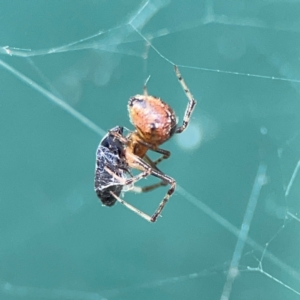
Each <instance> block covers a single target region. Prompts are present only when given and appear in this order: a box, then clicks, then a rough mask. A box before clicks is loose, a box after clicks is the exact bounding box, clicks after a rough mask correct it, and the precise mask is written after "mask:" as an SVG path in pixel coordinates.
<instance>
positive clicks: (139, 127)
mask: <svg viewBox="0 0 300 300" xmlns="http://www.w3.org/2000/svg"><path fill="white" fill-rule="evenodd" d="M128 113H129V117H130V121H131V123H132V124H133V126H134V127H135V129H136V132H135V134H136V135H137V137H139V138H140V140H142V141H144V142H146V143H149V144H151V145H152V146H153V147H158V146H159V145H161V144H162V143H164V142H165V141H167V140H168V139H169V138H170V137H171V136H172V135H173V134H174V132H175V129H176V125H177V122H176V115H175V112H174V111H173V109H172V108H171V107H170V106H169V105H168V104H167V103H165V102H164V101H162V100H161V99H160V98H157V97H153V96H150V95H149V96H148V95H136V96H134V97H132V98H130V100H129V102H128ZM139 156H140V155H139ZM141 157H142V156H141Z"/></svg>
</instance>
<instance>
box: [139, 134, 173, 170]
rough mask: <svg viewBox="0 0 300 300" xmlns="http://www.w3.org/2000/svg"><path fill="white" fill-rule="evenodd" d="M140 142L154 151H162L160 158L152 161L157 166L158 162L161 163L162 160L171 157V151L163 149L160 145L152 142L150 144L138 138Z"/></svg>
mask: <svg viewBox="0 0 300 300" xmlns="http://www.w3.org/2000/svg"><path fill="white" fill-rule="evenodd" d="M138 141H139V143H141V144H142V145H144V146H146V147H147V148H148V149H150V150H152V151H153V152H156V153H160V154H162V156H161V157H160V158H158V159H157V160H155V161H152V163H153V164H154V165H155V166H156V165H157V164H159V163H160V162H161V161H163V160H164V159H167V158H169V157H170V155H171V152H170V151H168V150H165V149H161V148H158V147H154V146H153V145H152V144H149V143H147V142H144V141H141V140H138Z"/></svg>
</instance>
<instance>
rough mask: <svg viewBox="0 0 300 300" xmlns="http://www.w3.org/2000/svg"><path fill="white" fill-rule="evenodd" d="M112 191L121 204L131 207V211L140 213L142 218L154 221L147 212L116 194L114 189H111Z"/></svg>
mask: <svg viewBox="0 0 300 300" xmlns="http://www.w3.org/2000/svg"><path fill="white" fill-rule="evenodd" d="M110 193H111V194H112V195H113V196H114V197H115V198H116V200H117V201H119V202H120V203H121V204H123V205H124V206H126V207H127V208H128V209H130V210H131V211H133V212H135V213H136V214H138V215H139V216H141V217H142V218H144V219H146V220H147V221H148V222H153V221H152V218H151V217H150V216H149V215H147V214H145V213H144V212H142V211H141V210H139V209H137V208H136V207H134V206H132V205H131V204H129V203H127V202H126V201H124V200H123V199H121V198H120V197H118V196H117V195H116V194H114V193H113V192H112V191H110Z"/></svg>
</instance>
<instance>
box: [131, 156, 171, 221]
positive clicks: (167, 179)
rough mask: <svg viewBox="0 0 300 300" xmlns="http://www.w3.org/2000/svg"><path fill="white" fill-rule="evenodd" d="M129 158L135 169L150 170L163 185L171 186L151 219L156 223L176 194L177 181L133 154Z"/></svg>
mask: <svg viewBox="0 0 300 300" xmlns="http://www.w3.org/2000/svg"><path fill="white" fill-rule="evenodd" d="M129 156H130V158H131V160H132V162H134V164H135V167H136V168H137V169H139V170H144V172H145V171H146V170H148V171H150V174H151V175H153V176H155V177H157V178H159V179H161V180H162V182H163V183H166V184H169V185H170V188H169V190H168V191H167V193H166V195H165V196H164V198H163V200H162V201H161V202H160V204H159V206H158V208H157V209H156V211H155V212H154V214H153V215H152V217H151V222H155V221H156V219H157V217H158V216H159V215H160V214H161V212H162V210H163V209H164V207H165V205H166V204H167V202H168V200H169V198H170V197H171V195H172V194H173V193H174V191H175V187H176V181H175V180H174V179H173V178H172V177H170V176H168V175H166V174H164V173H162V172H160V171H158V170H157V169H154V168H152V167H151V166H150V165H149V164H148V163H146V162H145V161H144V160H143V159H141V158H140V157H138V156H136V155H134V154H131V153H130V154H129Z"/></svg>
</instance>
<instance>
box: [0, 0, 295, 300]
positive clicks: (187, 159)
mask: <svg viewBox="0 0 300 300" xmlns="http://www.w3.org/2000/svg"><path fill="white" fill-rule="evenodd" d="M299 13H300V2H299V1H251V2H249V1H241V0H239V1H233V0H230V1H221V0H214V1H213V0H211V1H209V0H207V1H204V0H203V1H196V0H187V1H163V0H162V1H160V0H149V1H148V2H142V1H141V0H139V1H138V0H132V1H128V0H127V1H115V0H114V1H94V0H86V1H78V0H72V1H69V0H66V1H59V0H53V1H45V0H41V1H33V0H29V1H5V0H4V1H1V11H0V24H1V31H0V46H1V50H0V54H1V56H0V59H1V62H2V63H1V65H2V68H0V81H1V86H0V95H1V101H0V111H1V118H0V122H1V126H0V134H1V146H0V149H1V160H0V176H1V189H0V203H1V207H0V224H1V226H0V236H1V243H0V265H1V273H0V295H1V299H9V300H10V299H26V300H27V299H84V300H85V299H91V300H96V299H131V300H133V299H173V300H175V299H220V297H221V294H222V291H223V288H224V285H225V283H226V282H228V281H227V279H226V276H227V270H228V267H229V265H230V262H231V259H232V257H233V253H234V249H235V246H236V243H237V241H238V237H237V234H238V230H239V229H240V228H241V226H242V224H243V218H244V216H245V213H246V210H247V205H248V201H249V197H250V194H251V191H252V189H253V187H254V183H255V176H256V174H257V170H258V167H259V165H260V164H261V163H265V164H266V166H267V174H266V177H265V178H264V182H263V183H260V184H259V188H261V193H260V195H259V196H258V197H257V198H256V200H257V201H258V202H257V206H256V208H255V211H254V212H253V213H254V215H253V219H252V220H251V222H250V223H249V224H248V225H249V229H250V230H249V236H248V239H247V241H246V243H245V248H244V249H243V250H242V251H240V252H239V254H240V255H241V260H240V261H239V266H238V270H239V275H238V276H237V277H236V279H235V281H234V284H233V286H232V290H231V294H230V299H239V300H241V299H265V300H269V299H272V300H273V299H289V300H293V299H299V298H300V294H299V293H300V289H299V286H300V285H299V281H300V252H299V246H300V237H299V228H300V223H299V219H298V218H297V213H299V211H300V205H299V193H300V188H299V182H300V178H299V177H300V175H299V174H298V173H297V170H296V173H295V176H294V180H293V182H292V184H291V185H290V187H289V188H288V184H289V182H290V179H291V177H292V174H293V172H294V171H295V168H296V166H297V163H298V161H299V150H300V134H299V133H300V129H299V128H300V127H299V126H300V101H299V99H300V98H299V93H300V61H299V50H300V39H299V35H300V32H299V31H300V30H299V28H300V19H299ZM130 22H131V24H132V25H133V26H135V27H136V28H137V30H138V31H139V32H140V33H141V34H142V35H140V34H139V33H138V32H136V31H135V30H134V29H133V27H132V26H130ZM146 40H147V41H148V42H150V43H151V46H153V47H155V48H152V47H151V46H150V45H149V43H147V41H146ZM4 47H5V48H4ZM155 49H156V50H157V51H158V52H156V51H155ZM3 62H4V63H6V64H8V65H9V66H11V67H13V68H14V69H16V70H18V71H19V72H21V73H22V74H24V75H25V76H27V77H28V78H30V80H33V81H34V82H35V83H37V84H38V86H40V87H42V88H45V89H46V90H47V91H49V92H50V97H51V96H56V97H58V98H59V99H61V100H62V101H63V102H64V103H67V104H68V105H69V106H70V107H72V108H74V109H75V110H76V111H78V112H80V113H81V114H82V115H83V116H85V117H86V118H87V119H89V120H90V121H91V122H93V123H94V124H96V125H97V126H98V127H99V129H95V130H93V129H91V128H90V127H88V126H85V125H84V124H83V123H82V122H81V120H82V119H80V118H79V119H78V118H75V117H74V116H72V115H70V114H69V113H68V111H66V110H64V109H62V107H61V106H59V105H56V104H55V103H53V101H51V100H50V99H49V97H48V96H47V95H45V94H41V93H40V92H39V91H38V90H37V88H36V87H35V86H34V85H32V84H31V83H30V81H28V80H27V82H24V81H21V80H20V77H21V75H13V74H12V73H11V72H10V71H9V70H8V69H7V68H5V67H3ZM172 62H173V63H176V64H178V65H179V66H180V71H181V73H182V75H183V77H184V79H185V81H186V83H187V84H188V86H189V88H190V90H191V92H192V93H193V95H194V97H195V98H196V99H197V101H198V104H197V107H196V110H195V112H194V114H193V116H192V120H191V124H190V127H189V128H188V130H187V131H186V132H184V133H183V134H182V135H179V136H177V137H174V138H173V139H171V140H170V141H169V142H167V143H166V144H165V145H163V148H164V149H168V150H170V151H171V153H172V154H171V157H170V158H169V159H168V160H166V161H164V162H162V163H161V165H160V168H161V169H162V170H163V171H164V172H165V173H166V174H168V175H170V176H172V177H174V178H175V179H176V181H177V183H178V185H179V187H178V189H177V191H176V192H175V194H174V195H173V197H172V198H171V199H170V201H169V203H168V204H167V206H166V208H165V210H164V211H163V216H162V217H161V218H159V219H158V222H157V223H155V224H149V223H147V222H146V221H144V220H143V219H142V218H140V217H139V216H137V215H136V214H134V213H132V212H131V211H129V210H127V209H126V208H124V207H122V206H121V205H118V204H117V205H115V206H114V207H112V208H107V207H102V206H101V204H100V201H99V200H98V198H97V197H96V195H95V193H94V190H93V181H94V165H95V152H96V148H97V146H98V144H99V141H100V140H101V138H102V134H103V133H105V132H106V131H107V130H108V129H110V128H112V127H114V126H116V125H122V126H126V127H127V128H129V129H132V125H131V124H130V122H129V118H128V114H127V107H126V106H127V101H128V99H129V97H130V96H133V95H135V94H137V93H142V87H143V84H144V82H145V80H146V78H147V77H148V76H149V75H151V78H150V80H149V82H148V91H149V93H150V94H153V95H155V96H159V97H162V98H163V99H164V100H165V101H166V102H167V103H168V104H169V105H170V106H171V107H172V108H174V110H175V111H176V113H177V116H178V118H179V122H181V121H182V117H183V114H184V111H185V107H186V104H187V98H186V96H185V95H184V92H183V91H182V89H181V87H180V85H179V84H178V81H177V79H176V76H175V74H174V71H173V66H172ZM153 157H155V156H153ZM152 182H156V181H155V179H151V178H149V179H147V180H144V181H141V182H140V183H139V184H140V185H148V184H150V183H152ZM255 186H256V187H257V185H255ZM165 193H166V188H161V189H158V190H155V191H153V192H151V193H147V194H142V195H141V194H134V193H130V192H128V193H125V194H124V195H123V197H124V199H125V200H126V201H128V202H129V203H131V204H133V205H135V206H136V207H138V208H139V209H142V210H143V211H145V212H147V213H149V214H151V213H152V212H153V211H154V210H155V209H156V207H157V206H158V204H159V202H160V201H161V199H162V198H163V196H164V194H165ZM244 225H245V223H244ZM253 241H254V242H253ZM268 243H270V244H268ZM266 245H268V247H267V248H266ZM263 249H267V251H266V252H265V253H264V254H263V253H262V250H263ZM259 261H260V262H261V263H262V268H263V269H262V270H261V271H260V272H259V271H250V270H249V267H251V268H256V267H258V266H259Z"/></svg>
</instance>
